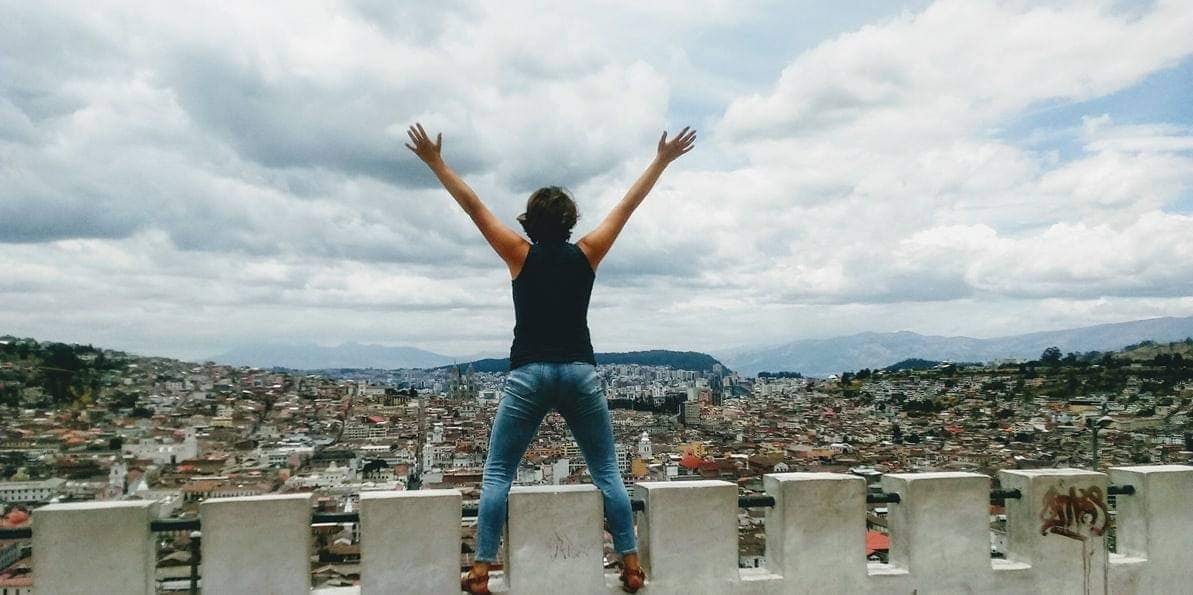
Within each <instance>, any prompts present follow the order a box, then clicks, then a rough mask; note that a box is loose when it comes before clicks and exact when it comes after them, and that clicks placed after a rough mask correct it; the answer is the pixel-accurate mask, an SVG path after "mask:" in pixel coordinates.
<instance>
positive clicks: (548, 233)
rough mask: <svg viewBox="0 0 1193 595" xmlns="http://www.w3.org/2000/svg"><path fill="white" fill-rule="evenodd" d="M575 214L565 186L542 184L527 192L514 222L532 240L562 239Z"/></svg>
mask: <svg viewBox="0 0 1193 595" xmlns="http://www.w3.org/2000/svg"><path fill="white" fill-rule="evenodd" d="M579 218H580V213H579V212H578V211H577V210H576V201H574V200H572V197H571V195H569V194H568V192H567V190H564V189H563V188H560V187H559V186H544V187H542V188H539V189H538V190H535V191H534V193H533V194H531V195H530V199H529V200H527V201H526V212H525V213H522V214H521V215H518V222H519V223H521V224H522V229H524V230H526V235H528V236H530V239H531V240H532V241H534V242H541V241H563V240H567V239H568V238H570V237H571V236H572V227H574V226H575V225H576V220H577V219H579Z"/></svg>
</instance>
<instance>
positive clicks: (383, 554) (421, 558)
mask: <svg viewBox="0 0 1193 595" xmlns="http://www.w3.org/2000/svg"><path fill="white" fill-rule="evenodd" d="M461 499H462V497H461V495H460V492H459V491H458V490H418V491H409V492H407V491H397V492H364V493H362V494H361V495H360V564H361V592H363V593H410V594H421V593H450V592H453V591H454V590H458V589H459V586H460V581H459V579H460V506H461ZM453 528H454V529H455V530H454V531H453V530H452V529H453Z"/></svg>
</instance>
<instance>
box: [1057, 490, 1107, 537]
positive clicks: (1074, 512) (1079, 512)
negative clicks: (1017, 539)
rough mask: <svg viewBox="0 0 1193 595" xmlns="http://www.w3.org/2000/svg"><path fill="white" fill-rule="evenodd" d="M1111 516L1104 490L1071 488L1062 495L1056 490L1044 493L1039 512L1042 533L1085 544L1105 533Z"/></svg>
mask: <svg viewBox="0 0 1193 595" xmlns="http://www.w3.org/2000/svg"><path fill="white" fill-rule="evenodd" d="M1109 518H1110V515H1109V514H1108V513H1107V510H1106V501H1105V499H1104V498H1103V496H1102V488H1100V487H1098V486H1090V487H1088V488H1076V487H1070V488H1069V493H1067V494H1065V493H1061V492H1059V491H1057V489H1056V487H1050V488H1048V491H1047V492H1045V493H1044V506H1043V508H1042V509H1041V511H1040V519H1041V520H1042V521H1043V523H1042V524H1041V525H1040V534H1041V535H1047V534H1049V533H1053V534H1056V535H1064V536H1065V537H1071V538H1073V539H1080V540H1082V541H1085V540H1086V539H1088V538H1089V537H1093V536H1098V535H1101V534H1102V533H1103V532H1104V531H1105V530H1106V523H1107V522H1108V521H1109Z"/></svg>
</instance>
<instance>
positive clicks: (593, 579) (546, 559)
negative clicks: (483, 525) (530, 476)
mask: <svg viewBox="0 0 1193 595" xmlns="http://www.w3.org/2000/svg"><path fill="white" fill-rule="evenodd" d="M508 509H509V521H508V523H507V525H506V529H507V532H506V554H507V560H508V561H509V566H508V567H507V570H506V576H508V577H509V585H510V592H512V593H550V592H553V591H557V590H558V589H559V588H560V586H561V585H567V586H568V587H567V590H568V592H570V593H576V594H579V593H600V592H603V591H604V582H605V581H604V572H605V570H604V545H603V544H604V529H603V526H604V505H603V500H602V499H601V491H600V490H599V489H597V487H596V486H594V485H587V484H586V485H558V486H532V487H531V486H526V487H520V486H519V487H513V488H511V489H510V494H509V504H508Z"/></svg>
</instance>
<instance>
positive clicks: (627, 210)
mask: <svg viewBox="0 0 1193 595" xmlns="http://www.w3.org/2000/svg"><path fill="white" fill-rule="evenodd" d="M695 142H696V131H695V130H691V131H689V130H688V127H686V126H685V127H684V129H683V130H681V131H679V135H678V136H676V137H675V139H674V140H672V141H670V142H668V141H667V131H665V130H664V131H663V136H662V137H661V138H659V147H658V152H657V153H656V154H655V158H654V161H651V162H650V165H649V166H647V167H646V171H644V172H642V175H641V176H639V177H638V180H637V181H636V182H634V185H633V186H630V189H629V191H627V192H626V194H625V197H623V198H622V199H621V202H619V203H617V206H615V207H613V210H612V211H610V212H609V215H607V216H606V217H605V220H604V221H601V224H600V225H598V226H597V227H596V229H594V230H592V231H590V232H588V234H587V235H585V236H584V237H583V238H580V241H579V242H576V245H577V246H579V247H580V250H581V251H583V252H584V255H585V256H587V257H588V262H589V264H591V265H592V270H594V271H595V270H596V268H597V265H599V264H600V263H601V260H602V259H604V258H605V254H607V253H608V252H609V249H610V248H612V247H613V241H614V240H616V239H617V235H618V234H620V233H621V228H623V227H625V224H626V221H629V220H630V215H632V214H634V209H637V208H638V205H640V204H642V201H643V200H644V199H645V198H646V195H647V194H649V193H650V189H651V188H654V184H655V182H657V181H658V180H659V176H660V175H662V174H663V170H664V169H667V166H668V165H670V164H671V162H672V161H675V160H676V159H678V158H679V156H680V155H683V154H684V153H687V152H688V151H691V150H692V148H693V147H695V146H696V145H695V144H694V143H695Z"/></svg>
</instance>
